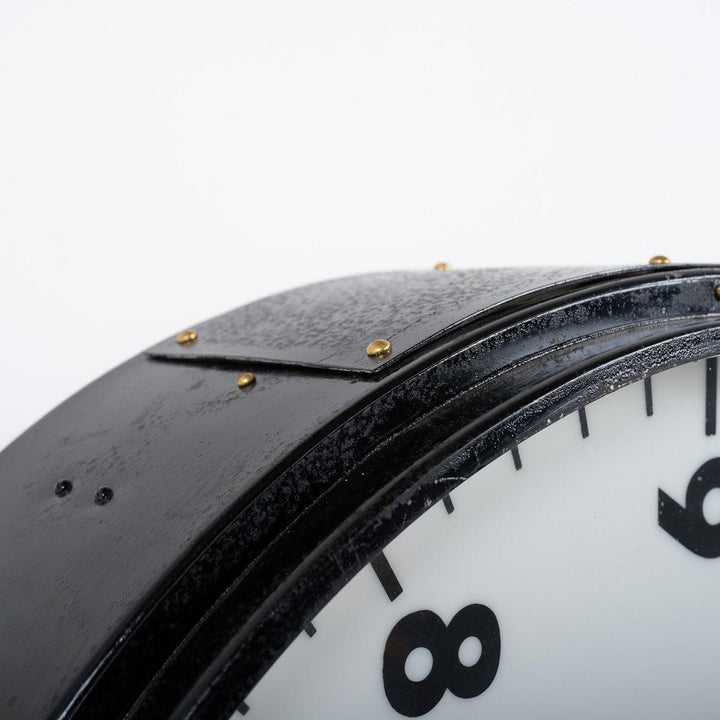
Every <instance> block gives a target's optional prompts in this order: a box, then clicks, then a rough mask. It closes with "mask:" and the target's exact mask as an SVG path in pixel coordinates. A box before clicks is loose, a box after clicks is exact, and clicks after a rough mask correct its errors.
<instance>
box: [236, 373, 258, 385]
mask: <svg viewBox="0 0 720 720" xmlns="http://www.w3.org/2000/svg"><path fill="white" fill-rule="evenodd" d="M254 382H255V376H254V375H253V374H252V373H251V372H244V373H242V375H239V376H238V379H237V385H238V387H239V388H246V387H250V385H252V384H253V383H254Z"/></svg>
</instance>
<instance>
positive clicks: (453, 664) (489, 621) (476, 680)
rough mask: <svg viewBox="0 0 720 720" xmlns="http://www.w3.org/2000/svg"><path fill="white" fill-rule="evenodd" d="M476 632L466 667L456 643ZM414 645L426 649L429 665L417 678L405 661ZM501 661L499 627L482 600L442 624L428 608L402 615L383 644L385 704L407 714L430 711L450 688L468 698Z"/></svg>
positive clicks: (483, 685) (483, 686)
mask: <svg viewBox="0 0 720 720" xmlns="http://www.w3.org/2000/svg"><path fill="white" fill-rule="evenodd" d="M470 637H476V638H478V640H480V642H481V644H482V653H481V655H480V658H479V660H478V661H477V662H476V663H475V664H474V665H472V666H470V667H466V666H465V665H463V664H462V663H461V662H460V658H459V656H458V652H459V650H460V645H462V643H463V641H465V640H466V639H467V638H470ZM416 648H427V649H428V650H429V651H430V652H431V653H432V657H433V664H432V670H431V671H430V673H429V675H428V676H427V677H426V678H424V679H423V680H420V681H415V680H410V678H408V676H407V675H406V673H405V661H406V660H407V658H408V655H410V653H411V652H412V651H413V650H415V649H416ZM499 664H500V626H499V625H498V621H497V618H496V617H495V613H494V612H493V611H492V610H490V608H488V607H486V606H485V605H468V606H467V607H464V608H463V609H462V610H460V611H459V612H458V613H457V614H456V615H455V617H454V618H453V619H452V620H451V621H450V624H449V625H445V623H444V622H443V621H442V620H441V619H440V618H439V617H438V616H437V615H436V614H435V613H434V612H432V611H431V610H419V611H418V612H414V613H411V614H410V615H406V616H405V617H404V618H403V619H402V620H400V622H398V624H397V625H395V627H394V628H393V629H392V631H391V633H390V635H389V637H388V639H387V642H386V643H385V654H384V656H383V682H384V685H385V695H386V696H387V699H388V700H389V702H390V705H392V707H393V708H394V709H395V710H396V711H397V712H399V713H400V714H402V715H405V716H406V717H418V716H420V715H425V713H428V712H430V710H432V709H433V708H434V707H435V706H436V705H437V704H438V703H439V702H440V699H441V698H442V696H443V694H444V693H445V690H449V691H450V692H451V693H452V694H453V695H455V696H457V697H459V698H473V697H477V696H478V695H480V693H482V692H484V691H485V690H487V689H488V687H490V684H491V683H492V681H493V680H494V679H495V675H496V673H497V669H498V665H499Z"/></svg>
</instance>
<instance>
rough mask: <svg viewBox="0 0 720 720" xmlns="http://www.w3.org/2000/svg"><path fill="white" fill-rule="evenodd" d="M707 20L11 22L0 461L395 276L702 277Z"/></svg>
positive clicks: (1, 39)
mask: <svg viewBox="0 0 720 720" xmlns="http://www.w3.org/2000/svg"><path fill="white" fill-rule="evenodd" d="M718 37H720V4H717V3H711V2H672V3H668V2H657V1H653V2H637V1H636V2H608V1H607V0H602V1H601V2H544V3H532V2H527V3H520V2H507V1H502V2H501V1H499V0H498V1H497V2H492V3H490V2H449V1H448V0H443V1H442V2H434V3H429V2H418V1H417V0H413V1H412V2H411V1H408V2H388V1H383V2H367V1H365V2H355V3H349V2H338V1H337V0H336V1H335V2H325V3H319V2H307V1H300V0H293V1H292V2H282V3H278V2H246V1H238V0H234V1H232V2H230V1H226V2H217V1H214V2H213V1H210V0H202V2H200V1H199V0H198V1H197V2H181V1H179V0H162V1H156V2H152V1H149V0H123V1H122V2H95V1H91V0H86V1H85V2H80V1H71V0H68V1H65V2H62V3H52V2H43V1H41V0H0V268H1V269H2V275H1V276H0V302H1V310H0V342H1V343H2V351H1V352H0V447H2V446H4V445H5V444H6V443H7V442H9V441H10V440H12V439H13V438H14V437H15V436H16V435H17V434H18V433H20V432H21V431H22V430H23V429H25V428H26V427H27V426H28V425H29V424H31V423H32V422H33V421H34V420H36V419H38V418H39V417H40V416H41V415H42V414H43V413H45V412H46V411H48V410H49V409H51V408H52V407H53V406H54V405H56V404H57V403H58V402H59V401H61V400H62V399H63V398H65V397H66V396H67V395H68V394H70V393H71V392H73V391H75V390H76V389H78V388H79V387H81V386H82V385H84V384H85V383H87V382H88V381H89V380H91V379H93V378H95V377H97V376H98V375H100V374H101V373H103V372H104V371H105V370H107V369H109V368H110V367H111V366H113V365H115V364H117V363H119V362H121V361H122V360H124V359H126V358H127V357H129V356H131V355H133V354H135V353H136V352H138V351H140V350H142V349H143V348H145V347H147V346H148V345H150V344H153V343H154V342H155V341H157V340H159V339H160V338H162V337H164V336H167V335H169V334H171V333H174V332H176V331H178V330H180V329H182V328H183V327H185V326H188V325H192V324H193V323H194V322H196V321H198V320H201V319H204V318H206V317H209V316H212V315H215V314H217V313H219V312H222V311H225V310H227V309H229V308H231V307H234V306H236V305H240V304H243V303H245V302H247V301H249V300H252V299H255V298H257V297H260V296H263V295H266V294H269V293H272V292H276V291H278V290H281V289H285V288H288V287H292V286H294V285H299V284H304V283H308V282H312V281H316V280H321V279H324V278H329V277H333V276H338V275H343V274H353V273H358V272H367V271H374V270H386V269H394V268H430V267H432V266H433V265H434V263H435V262H437V261H440V260H445V261H449V262H450V263H452V264H453V265H454V266H458V267H471V266H480V265H512V264H569V265H572V264H587V263H589V264H637V263H642V262H645V261H646V260H647V259H648V258H649V257H650V256H651V255H653V254H656V253H664V254H667V255H669V256H670V257H671V258H672V259H674V260H676V261H713V260H718V253H717V252H716V251H715V240H716V238H718V237H720V227H719V225H720V217H719V214H718V196H719V193H718V190H719V186H720V172H719V171H718V168H719V167H720V162H719V161H720V143H719V141H718V135H719V133H720V100H719V99H718V98H719V96H720V94H719V93H718V89H719V88H720V43H719V42H718Z"/></svg>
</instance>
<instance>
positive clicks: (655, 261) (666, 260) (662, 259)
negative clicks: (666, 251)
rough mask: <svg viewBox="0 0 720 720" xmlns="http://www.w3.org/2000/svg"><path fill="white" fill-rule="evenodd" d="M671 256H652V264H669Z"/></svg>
mask: <svg viewBox="0 0 720 720" xmlns="http://www.w3.org/2000/svg"><path fill="white" fill-rule="evenodd" d="M669 264H670V258H666V257H665V256H664V255H655V256H654V257H651V258H650V265H669Z"/></svg>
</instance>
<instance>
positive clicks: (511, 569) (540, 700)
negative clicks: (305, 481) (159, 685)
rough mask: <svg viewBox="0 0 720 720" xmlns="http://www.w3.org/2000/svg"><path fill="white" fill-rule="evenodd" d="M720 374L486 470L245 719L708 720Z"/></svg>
mask: <svg viewBox="0 0 720 720" xmlns="http://www.w3.org/2000/svg"><path fill="white" fill-rule="evenodd" d="M715 372H716V361H715V360H709V361H702V362H696V363H691V364H688V365H684V366H681V367H677V368H675V369H672V370H669V371H666V372H663V373H661V374H658V375H655V376H653V377H652V380H651V381H645V382H639V383H635V384H633V385H629V386H627V387H624V388H622V389H620V390H618V391H616V392H612V393H610V394H609V395H607V396H605V397H603V398H602V399H600V400H598V401H596V402H593V403H591V404H590V405H588V406H587V407H586V408H584V409H583V410H581V411H580V412H575V413H573V414H571V415H569V416H566V417H564V418H563V419H562V420H560V421H559V422H556V423H554V424H553V425H551V426H549V427H547V428H546V429H545V430H543V431H542V432H540V433H538V434H536V435H534V436H533V437H531V438H529V439H528V440H527V441H525V442H523V443H522V444H521V445H520V446H519V447H518V448H517V450H516V451H513V452H512V453H510V452H508V453H507V454H506V455H504V456H502V457H500V458H498V459H497V460H495V461H494V462H493V463H491V464H489V465H488V466H486V467H485V468H483V469H482V470H480V471H479V472H478V473H477V474H475V475H474V476H473V477H471V478H469V479H468V480H467V481H465V482H464V483H463V484H461V485H460V486H459V487H458V488H457V489H456V490H454V491H453V492H452V494H451V496H450V497H449V498H448V499H446V501H445V502H444V503H438V504H437V505H436V506H434V507H432V508H431V509H430V510H429V511H428V512H426V513H425V514H424V515H423V516H421V517H420V519H419V520H417V521H416V522H414V523H413V524H412V525H410V526H409V527H408V528H407V529H406V530H405V531H404V532H402V533H401V534H400V535H399V536H398V537H397V538H396V539H395V540H393V541H392V542H391V543H390V544H389V545H388V546H387V547H386V548H385V550H384V552H383V554H382V555H381V556H379V558H378V559H377V560H376V561H375V562H374V563H373V564H372V565H368V566H366V567H365V568H364V569H363V570H362V571H361V572H360V573H359V574H358V575H357V576H356V577H355V578H353V579H352V580H351V581H350V582H349V584H348V585H347V586H346V587H345V588H344V589H343V590H342V591H341V592H340V593H339V594H338V595H337V596H336V597H335V598H334V599H333V600H331V601H330V602H329V604H328V605H327V606H326V607H325V608H324V609H323V610H322V611H321V612H320V613H319V614H318V615H317V617H316V618H314V620H313V622H312V625H311V626H309V627H308V629H307V631H306V632H305V633H303V634H302V635H301V636H299V637H298V638H297V639H296V640H295V641H294V642H293V643H292V645H291V646H290V647H289V648H288V649H287V651H286V652H285V653H284V654H283V655H282V656H281V657H280V659H279V660H278V661H277V662H276V663H275V665H274V666H273V667H272V668H271V669H270V670H269V671H268V673H267V674H266V675H265V677H263V678H262V679H261V681H260V682H259V683H258V684H257V686H256V687H255V688H254V689H253V691H252V692H251V693H250V694H249V696H248V697H247V699H246V703H245V704H244V705H243V707H242V708H241V709H242V712H243V713H244V714H246V715H247V716H248V717H250V716H251V717H253V718H263V719H277V718H287V717H294V718H313V719H314V720H321V719H323V718H327V719H328V720H330V719H333V720H337V718H346V719H350V718H370V717H372V718H398V717H402V716H416V717H428V718H433V717H436V718H478V717H487V718H494V719H501V718H507V719H508V720H510V719H513V720H514V719H516V718H520V717H528V718H530V717H532V718H535V719H536V720H537V719H540V718H547V719H548V720H550V719H553V720H556V719H557V718H571V717H572V718H580V717H582V718H585V719H589V718H602V719H603V720H607V718H608V717H622V718H631V717H632V718H636V717H652V718H654V719H655V720H658V719H660V718H668V719H671V718H672V719H673V720H676V719H677V718H680V717H684V718H710V717H715V716H716V714H717V706H718V697H717V692H716V691H715V688H716V687H717V668H718V667H720V611H719V610H718V607H719V603H720V557H718V556H720V525H718V523H719V522H720V489H718V488H717V487H713V485H720V460H714V459H715V458H718V457H720V439H718V437H717V436H716V435H715V434H714V432H715V395H716V389H715ZM237 717H238V718H239V717H240V712H238V713H237Z"/></svg>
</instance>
